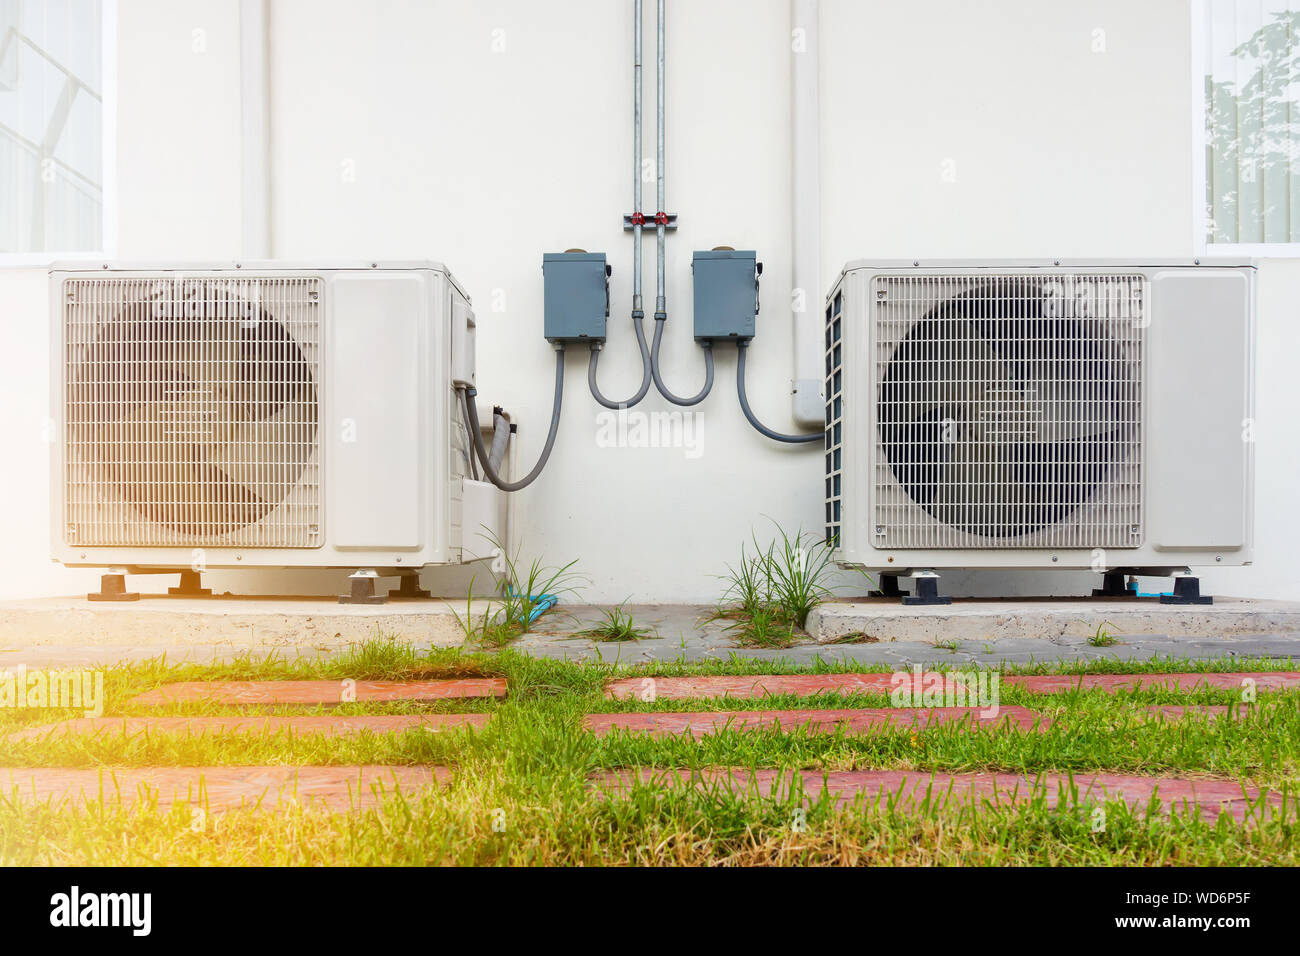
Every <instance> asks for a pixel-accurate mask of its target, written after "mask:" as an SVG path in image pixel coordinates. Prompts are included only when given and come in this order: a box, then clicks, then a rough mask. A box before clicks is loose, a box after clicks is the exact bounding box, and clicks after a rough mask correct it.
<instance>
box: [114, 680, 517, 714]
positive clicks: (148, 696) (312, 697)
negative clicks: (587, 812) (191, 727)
mask: <svg viewBox="0 0 1300 956" xmlns="http://www.w3.org/2000/svg"><path fill="white" fill-rule="evenodd" d="M504 696H506V681H505V679H504V678H501V677H463V678H458V679H455V680H422V681H391V680H355V681H354V680H243V681H231V680H214V681H201V680H200V681H180V682H178V683H175V684H163V685H162V686H161V687H155V688H154V689H153V690H147V691H145V692H144V693H143V694H137V695H136V696H135V697H133V698H131V702H132V703H135V704H143V705H145V706H150V707H157V706H160V705H163V704H176V703H187V702H191V701H204V702H207V703H216V704H345V703H354V702H355V703H360V702H362V701H396V700H449V699H458V698H464V697H504Z"/></svg>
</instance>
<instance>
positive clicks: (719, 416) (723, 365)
mask: <svg viewBox="0 0 1300 956" xmlns="http://www.w3.org/2000/svg"><path fill="white" fill-rule="evenodd" d="M821 7H822V28H821V37H822V76H821V97H822V102H821V110H822V115H821V130H822V167H821V189H822V243H821V248H822V270H821V272H822V289H820V290H817V292H818V294H819V295H820V293H822V292H824V291H825V290H826V289H827V288H829V287H830V285H831V284H832V283H833V281H834V279H835V276H836V274H837V272H838V269H839V267H840V266H841V265H842V264H843V263H844V262H845V261H846V260H849V259H853V258H858V257H868V256H879V257H935V256H970V257H1006V256H1034V257H1046V256H1067V257H1068V256H1149V257H1152V258H1155V257H1171V256H1189V255H1191V254H1192V253H1193V251H1194V250H1193V235H1192V208H1193V196H1192V186H1191V182H1192V156H1191V149H1192V81H1191V51H1190V33H1191V30H1190V15H1191V14H1190V9H1189V4H1188V3H1187V2H1185V0H1151V2H1144V3H1141V4H1134V3H1129V2H1122V0H1106V2H1093V3H1089V4H1068V5H1067V4H1048V3H1042V2H1037V3H1030V2H1026V0H985V2H978V3H976V2H970V0H929V2H927V3H918V4H902V3H891V2H886V0H875V2H863V0H822V3H821ZM646 8H647V9H646V13H647V20H646V24H647V29H646V55H645V64H646V66H645V76H644V79H645V88H646V101H645V102H646V116H645V155H646V156H647V157H651V158H653V156H654V21H653V16H654V3H653V2H652V0H647V3H646ZM271 9H272V14H271V24H270V44H271V57H272V64H271V84H270V85H271V90H272V97H271V153H272V174H271V196H272V200H271V234H272V243H273V254H274V255H275V256H277V257H284V258H293V259H300V260H301V259H309V258H314V257H324V258H349V257H353V258H355V257H362V258H384V257H388V258H406V259H409V258H435V259H440V260H442V261H445V262H446V263H447V264H448V265H449V266H450V268H451V269H452V271H453V272H454V273H455V274H456V276H457V277H458V279H459V280H460V281H461V283H462V284H463V285H464V286H465V287H466V288H467V289H468V290H469V292H470V294H471V295H472V296H473V298H474V305H475V309H476V312H477V317H478V362H479V366H478V381H479V391H480V393H481V396H482V398H483V399H484V400H486V401H488V402H496V403H500V404H503V405H505V406H507V407H508V408H510V409H511V410H512V411H513V412H514V413H515V416H516V420H517V421H518V422H520V426H521V439H522V444H521V448H520V454H519V462H520V464H521V466H522V467H527V466H528V464H529V463H531V461H532V460H533V458H534V456H535V455H536V453H537V450H538V449H539V448H540V445H541V442H542V439H543V438H544V436H545V430H546V423H547V418H548V414H549V406H550V386H551V376H552V371H553V366H552V356H551V350H550V347H549V346H548V345H547V343H546V342H545V341H543V339H542V338H541V328H542V311H541V307H542V278H541V256H542V253H543V252H547V251H560V250H563V249H566V248H571V247H581V248H585V249H588V250H592V251H604V252H606V253H607V254H608V255H609V261H610V263H611V264H612V265H613V267H614V277H613V286H612V294H613V300H612V308H611V316H610V326H609V328H610V341H609V344H608V346H607V348H606V350H605V352H604V355H603V356H602V361H601V383H602V387H603V389H604V391H605V393H606V394H607V395H614V396H616V397H617V396H621V395H626V394H629V393H630V392H631V391H632V390H633V389H634V388H635V386H636V384H637V383H638V382H639V376H640V369H639V361H638V357H637V353H636V346H635V342H634V339H633V337H632V330H631V324H630V321H629V319H628V312H629V310H630V305H631V302H630V300H631V276H632V261H631V247H632V243H631V238H630V237H629V236H628V235H627V234H625V233H624V232H623V231H622V228H621V217H622V215H623V214H624V213H626V212H628V211H630V209H631V183H630V181H629V180H630V170H631V165H632V160H631V156H630V155H629V154H630V151H631V83H632V76H631V73H632V70H631V33H632V24H631V9H632V4H631V2H630V0H552V2H545V3H542V2H536V0H533V2H529V0H501V2H495V3H483V2H472V0H457V2H451V0H445V2H437V3H417V2H410V3H397V2H385V3H367V4H357V3H354V2H347V0H326V2H322V0H273V2H272V3H271ZM788 10H789V4H788V2H787V0H692V2H689V3H688V2H685V0H670V2H669V4H668V14H669V21H668V22H669V32H668V74H667V84H668V107H669V113H668V123H667V151H668V154H667V168H666V173H667V177H668V185H667V194H668V202H667V204H668V211H669V212H675V213H678V214H679V215H680V217H681V219H680V222H681V228H680V229H679V230H678V231H677V232H676V233H673V234H670V235H669V240H668V278H667V294H668V306H669V315H670V319H669V323H668V329H667V335H666V339H665V344H664V349H663V358H664V363H663V364H664V368H665V370H666V371H665V375H666V377H667V379H668V381H669V383H670V385H671V386H673V387H674V388H675V389H676V391H677V392H678V393H679V394H685V393H693V392H694V391H695V390H696V389H697V388H698V385H699V382H700V381H701V376H702V360H701V356H700V352H699V349H697V348H696V346H695V345H694V344H693V342H692V338H691V325H692V322H691V282H690V258H691V252H692V250H694V249H708V248H711V247H713V246H716V245H731V246H734V247H736V248H754V249H757V250H758V253H759V258H760V260H761V261H762V262H763V263H764V267H765V268H764V273H763V281H762V302H763V312H762V314H761V315H760V317H759V320H758V321H759V325H758V328H759V333H758V337H757V339H756V340H755V342H754V345H753V346H752V348H751V354H750V361H749V365H750V367H749V376H750V379H749V387H750V393H751V400H752V402H753V405H754V407H755V410H756V412H757V413H758V415H759V416H760V417H761V418H762V419H763V420H764V421H765V422H766V423H767V424H769V425H770V426H772V427H776V428H779V429H783V430H790V429H791V428H792V423H791V419H790V398H789V383H790V378H791V371H792V370H791V356H790V335H791V332H790V315H789V302H790V291H791V290H790V285H791V283H790V278H789V276H790V240H789V233H790V201H789V195H790V182H789V175H790V170H789V165H790V164H789V155H790V154H789V144H788V136H789V127H790V121H789V116H790V100H789V72H790V71H789V59H790V53H789V43H790V39H789V29H790V25H789V22H788ZM117 28H118V34H119V43H120V46H119V56H118V60H117V62H118V67H119V76H118V87H117V91H118V102H119V109H118V129H117V157H116V162H117V175H118V183H119V201H118V219H119V230H118V242H117V250H116V252H117V255H118V257H120V258H123V259H133V258H164V259H198V258H206V259H218V258H220V259H233V258H237V257H238V255H239V237H240V223H239V210H240V171H239V156H240V150H239V144H238V132H239V81H238V80H239V62H238V60H239V50H238V47H239V44H238V5H237V4H233V3H229V2H223V0H120V3H119V7H118V24H117ZM1097 30H1104V31H1105V35H1104V40H1105V52H1093V47H1094V42H1095V40H1096V38H1097V34H1096V33H1095V31H1097ZM195 31H202V34H201V36H202V38H203V41H204V43H205V44H206V50H205V52H202V53H197V52H194V47H195V41H196V37H198V36H200V34H196V33H195ZM494 47H496V49H494ZM502 47H503V48H502ZM644 188H645V191H646V192H645V194H646V203H645V208H646V209H647V210H648V211H651V212H653V206H654V184H653V182H650V183H646V184H645V187H644ZM651 236H652V234H648V235H647V238H648V239H650V241H648V242H647V249H646V255H645V267H646V270H645V276H646V290H647V292H648V296H647V299H648V305H649V306H652V305H653V299H652V296H653V291H654V290H653V284H654V250H653V240H652V238H651ZM1259 288H1260V297H1261V306H1260V315H1259V359H1258V366H1259V383H1258V398H1257V404H1258V409H1259V416H1258V418H1259V424H1258V435H1259V439H1258V446H1257V471H1258V501H1257V515H1258V528H1257V556H1256V567H1254V568H1248V569H1240V570H1230V569H1225V570H1223V571H1219V572H1214V573H1210V574H1208V575H1207V581H1206V584H1205V588H1206V590H1207V591H1209V592H1211V593H1213V592H1215V591H1216V590H1217V591H1219V592H1220V593H1229V592H1230V593H1236V594H1246V595H1259V596H1272V597H1297V598H1300V582H1298V581H1297V580H1296V578H1295V576H1294V575H1292V574H1291V573H1290V569H1289V567H1287V564H1286V561H1287V559H1288V558H1289V556H1290V552H1291V551H1292V550H1293V549H1292V544H1291V543H1292V541H1293V537H1294V535H1295V534H1296V533H1297V532H1300V504H1297V502H1296V496H1295V495H1293V494H1292V493H1291V485H1292V484H1293V481H1294V478H1293V476H1294V475H1295V474H1297V471H1298V470H1300V469H1298V468H1297V465H1300V461H1298V460H1297V459H1298V458H1300V452H1297V450H1296V449H1297V448H1298V447H1300V424H1297V419H1296V416H1295V415H1294V414H1293V413H1292V411H1291V410H1292V409H1293V408H1294V407H1295V404H1296V400H1297V398H1298V397H1300V379H1298V377H1297V376H1295V375H1294V374H1293V373H1292V372H1291V364H1292V363H1293V362H1294V361H1295V358H1296V356H1298V355H1300V328H1298V326H1297V323H1296V320H1295V317H1294V315H1293V312H1294V307H1293V306H1292V305H1291V303H1293V302H1295V301H1296V300H1297V297H1298V296H1300V261H1296V260H1276V261H1268V262H1265V263H1264V265H1263V267H1262V270H1261V276H1260V283H1259ZM44 299H45V289H44V276H43V274H42V273H40V272H38V271H35V272H34V271H20V270H0V309H2V310H3V312H2V314H3V315H4V317H5V320H6V332H5V342H6V347H5V348H4V349H3V350H0V394H2V395H3V400H4V405H5V407H6V408H7V409H8V410H9V411H10V414H9V415H7V416H5V417H4V418H3V419H2V420H0V430H3V433H4V437H5V439H6V440H7V442H6V446H5V447H6V448H8V449H9V450H10V453H9V456H8V458H9V461H8V463H7V465H6V468H5V471H4V473H3V478H0V482H2V483H3V484H2V486H0V487H2V490H3V492H4V501H5V503H6V507H5V508H4V509H3V510H2V511H0V514H3V515H4V521H5V527H4V529H3V534H4V541H5V545H6V546H5V548H4V549H3V553H0V595H6V596H18V595H30V594H37V593H64V592H75V591H78V590H84V589H85V585H86V583H87V581H88V580H91V579H93V573H89V572H84V571H81V572H73V571H67V570H64V569H61V568H56V567H52V566H50V565H49V563H48V559H47V557H46V555H47V551H48V548H47V543H46V540H45V537H46V527H47V523H46V522H47V518H46V514H45V503H46V500H47V496H48V491H47V484H48V478H47V469H46V463H47V453H46V449H45V447H44V445H43V436H42V426H43V422H44V416H45V402H46V394H47V391H46V381H47V374H48V373H47V368H48V364H49V357H48V354H47V348H48V346H47V344H46V343H47V340H48V335H47V328H46V322H47V319H46V315H47V312H46V308H45V301H44ZM497 309H500V311H497ZM647 311H648V312H650V311H652V308H650V307H648V308H647ZM646 325H647V330H648V331H653V323H652V321H650V320H649V319H647V322H646ZM573 352H575V353H577V354H571V355H570V357H569V360H568V376H567V386H568V387H567V388H566V396H565V411H564V420H563V424H562V427H561V431H560V437H559V440H558V441H557V443H556V448H555V452H554V455H553V456H552V459H551V463H550V465H549V467H548V469H547V471H546V472H545V473H544V475H543V477H542V478H541V479H540V480H539V481H538V482H537V483H536V484H534V485H533V486H532V487H530V488H528V489H527V490H526V491H524V492H522V493H520V494H519V495H518V500H517V502H516V510H515V514H516V522H517V523H516V537H517V539H518V540H519V542H520V543H521V545H522V547H523V550H524V553H525V555H526V556H527V557H531V556H532V555H534V554H538V553H540V554H542V555H543V556H544V557H545V558H546V559H547V560H551V561H557V562H565V561H568V560H570V559H574V558H576V559H578V560H579V564H580V567H581V569H582V570H583V571H584V572H585V573H586V574H587V575H588V576H589V577H590V579H591V581H592V586H591V587H590V588H589V589H588V590H587V591H586V592H585V593H584V595H583V596H584V597H585V598H586V599H588V600H605V601H621V600H623V599H625V598H629V597H630V598H632V599H633V600H637V601H695V600H711V599H713V598H715V597H716V596H717V595H718V592H719V590H720V587H721V584H720V582H719V581H718V579H717V578H716V577H715V576H716V575H718V574H720V573H722V572H723V571H724V570H725V565H726V564H728V563H732V562H734V561H735V560H736V558H737V557H738V553H739V547H740V544H741V542H742V541H746V540H748V538H749V535H750V533H751V529H755V530H757V531H758V532H759V534H760V535H765V534H767V533H769V529H770V524H769V523H768V522H767V521H766V519H765V517H764V516H770V517H771V518H773V519H775V520H777V521H779V522H780V523H781V524H782V525H784V526H786V527H787V528H791V529H792V528H794V527H795V526H798V525H802V526H803V527H805V528H806V529H811V530H818V529H820V528H821V526H822V499H821V468H822V464H821V459H820V456H819V455H818V453H817V452H816V451H813V450H807V449H797V448H787V447H779V446H776V445H775V444H774V443H772V442H769V441H768V440H766V439H764V438H762V437H761V436H759V435H758V434H757V433H755V432H753V431H752V430H751V429H750V428H749V426H748V425H747V424H746V423H745V421H744V419H743V418H742V416H741V414H740V411H739V408H738V406H737V402H736V397H735V387H734V386H735V382H734V376H735V350H734V349H732V348H730V347H719V348H718V349H717V359H718V363H717V364H718V368H717V384H716V385H715V389H714V393H713V394H712V395H711V396H710V397H709V399H707V400H706V402H705V403H704V404H703V406H701V407H700V410H701V411H702V413H703V432H702V436H701V437H702V444H701V446H700V452H701V453H700V454H699V455H698V457H689V456H688V450H687V449H682V448H604V447H598V444H597V425H598V422H597V413H598V412H599V411H601V409H600V408H599V407H598V406H597V405H596V403H595V402H594V401H593V400H592V398H591V397H590V395H589V394H588V392H587V387H586V350H585V349H575V350H573ZM671 408H672V406H669V405H668V404H667V403H666V402H665V401H664V400H663V399H661V398H660V397H659V396H658V395H657V394H656V393H655V392H654V391H653V390H652V391H651V393H650V397H649V398H647V400H646V401H645V402H644V403H643V404H642V405H640V406H638V408H637V409H636V411H648V412H654V411H667V410H670V409H671ZM214 577H215V576H214ZM340 580H341V578H340V576H339V575H336V574H335V575H324V576H322V575H319V574H317V575H304V574H295V575H290V576H280V577H279V578H278V579H277V580H262V581H255V580H253V579H251V578H250V577H249V576H248V575H244V576H235V575H226V576H224V577H223V578H222V579H221V580H219V581H214V584H215V585H216V586H217V587H219V588H225V587H230V588H232V589H235V590H240V591H255V590H262V591H284V590H287V589H292V590H318V591H321V592H328V591H330V590H333V589H335V588H339V587H341V584H340ZM430 580H434V579H433V578H432V576H430ZM1091 583H1092V580H1091V579H1088V580H1087V581H1085V580H1083V579H1081V578H1078V577H1076V578H1074V579H1073V580H1069V579H1067V578H1066V577H1065V576H1064V575H1059V574H1058V575H1051V574H1039V575H1024V574H1021V575H999V574H985V575H980V576H975V575H956V574H953V575H948V576H947V578H946V581H945V587H946V588H948V589H950V590H954V591H956V592H958V593H962V592H968V593H1007V594H1010V593H1035V592H1037V593H1045V592H1052V591H1055V592H1057V593H1061V592H1065V591H1068V590H1074V591H1076V592H1077V590H1078V589H1079V588H1081V587H1083V586H1085V584H1087V585H1090V584H1091ZM435 584H436V581H435Z"/></svg>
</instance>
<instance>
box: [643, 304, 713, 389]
mask: <svg viewBox="0 0 1300 956" xmlns="http://www.w3.org/2000/svg"><path fill="white" fill-rule="evenodd" d="M665 324H666V322H665V320H664V319H660V318H656V319H655V340H654V347H653V348H652V349H651V350H650V372H651V374H653V375H654V380H655V388H657V389H659V394H660V395H662V396H663V397H664V398H666V399H668V401H670V402H672V403H673V404H674V405H698V404H699V403H700V402H702V401H704V399H705V398H706V397H707V396H708V394H709V392H711V391H712V390H713V343H712V342H701V343H700V345H702V346H703V348H704V387H703V388H702V389H700V391H699V393H698V394H696V395H693V396H692V397H690V398H680V397H679V396H677V395H674V394H673V393H672V392H670V391H669V390H668V386H667V385H665V384H664V380H663V379H662V378H661V377H660V375H659V344H660V343H661V342H662V341H663V337H664V325H665Z"/></svg>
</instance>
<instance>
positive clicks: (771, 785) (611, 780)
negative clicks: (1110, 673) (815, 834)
mask: <svg viewBox="0 0 1300 956" xmlns="http://www.w3.org/2000/svg"><path fill="white" fill-rule="evenodd" d="M799 775H800V776H801V778H802V784H803V788H804V793H805V795H806V797H807V800H808V802H809V803H811V802H813V801H815V800H817V799H818V798H819V797H820V796H821V794H822V791H823V790H828V791H830V794H831V796H832V798H833V799H834V800H835V802H836V803H837V804H838V805H840V806H841V807H843V806H847V805H849V804H851V803H852V802H853V801H854V800H855V799H859V798H865V799H867V800H879V801H880V805H881V806H887V805H888V804H887V802H886V801H888V800H890V799H895V800H897V803H896V804H895V805H896V806H897V807H898V808H899V809H914V808H916V807H917V806H918V805H919V804H920V803H921V801H923V800H924V799H925V797H926V794H927V791H928V792H929V794H930V797H931V802H932V804H933V803H934V802H935V801H936V800H937V801H939V802H941V803H942V804H944V805H950V804H951V805H965V804H968V803H972V802H974V803H976V805H981V806H982V805H983V802H984V801H989V802H990V803H992V802H996V803H998V804H1004V805H1005V804H1012V803H1017V804H1019V803H1027V802H1028V801H1029V800H1030V799H1031V798H1032V796H1033V795H1034V793H1035V784H1037V786H1038V787H1039V788H1041V789H1042V792H1043V796H1044V798H1045V801H1046V803H1047V805H1048V806H1049V807H1056V806H1058V805H1059V804H1060V803H1061V802H1062V801H1061V799H1060V798H1061V795H1062V788H1064V790H1065V794H1066V796H1067V798H1068V796H1069V793H1070V790H1071V787H1075V788H1077V789H1078V793H1079V802H1080V803H1101V802H1107V801H1111V800H1123V801H1124V802H1125V803H1127V804H1129V805H1130V806H1131V807H1134V808H1137V809H1139V810H1142V809H1145V808H1146V806H1147V804H1148V803H1150V801H1151V799H1152V797H1153V796H1155V797H1157V798H1158V799H1159V800H1160V801H1161V806H1162V808H1163V809H1165V810H1168V809H1169V807H1170V805H1171V804H1173V805H1175V806H1177V807H1178V808H1180V810H1181V809H1183V808H1184V807H1194V808H1196V809H1198V810H1199V811H1200V813H1201V815H1202V817H1203V818H1204V819H1206V820H1207V821H1210V822H1213V821H1214V820H1216V819H1218V816H1219V813H1220V812H1221V811H1222V812H1226V813H1228V814H1230V815H1231V816H1232V817H1233V819H1235V820H1237V821H1238V822H1241V821H1243V820H1245V819H1246V817H1247V812H1248V804H1249V803H1251V802H1254V801H1258V800H1259V796H1260V792H1259V790H1257V789H1255V788H1253V787H1248V788H1246V789H1245V790H1244V791H1243V788H1242V787H1241V786H1240V785H1239V784H1237V783H1235V782H1233V781H1229V780H1201V779H1196V780H1193V779H1182V778H1176V777H1160V778H1157V777H1137V776H1126V775H1120V774H1088V773H1076V774H1075V775H1074V777H1073V780H1071V778H1070V777H1069V776H1068V775H1067V774H1063V773H1044V774H1042V775H1041V776H1039V777H1037V778H1035V777H1029V776H1025V775H1022V774H1015V773H943V772H938V773H929V772H926V771H917V770H840V771H802V772H799ZM793 776H794V773H792V772H786V771H779V770H757V771H753V770H745V769H740V768H733V769H726V768H723V769H715V770H704V771H700V772H697V774H696V775H695V776H694V777H692V775H691V771H689V770H651V769H648V768H647V769H642V770H624V771H616V772H609V773H603V774H595V775H593V776H591V777H589V778H588V781H589V783H591V784H592V785H593V786H594V787H595V788H596V789H597V790H598V791H600V792H602V793H605V794H611V793H612V794H617V793H619V792H621V791H625V790H627V789H629V788H630V787H631V786H633V785H634V784H635V783H636V782H637V781H638V780H639V781H641V782H644V783H649V784H653V785H655V786H660V787H663V786H695V787H697V788H699V789H701V790H706V789H711V788H713V787H716V786H721V787H722V788H724V789H725V790H728V791H730V792H733V793H738V794H745V793H747V792H756V793H757V794H758V795H760V796H772V795H776V796H777V797H781V796H784V795H785V794H788V793H789V791H790V784H791V781H792V779H793ZM950 788H951V793H950V792H949V789H950ZM894 795H897V796H894ZM1292 799H1293V800H1294V798H1292ZM1065 802H1066V803H1068V802H1069V800H1068V799H1067V800H1066V801H1065ZM1265 802H1266V804H1267V806H1269V807H1281V806H1282V796H1281V794H1279V793H1277V792H1275V791H1270V792H1268V793H1267V794H1266V796H1265ZM1264 812H1265V814H1267V813H1268V812H1269V811H1268V810H1267V809H1266V810H1265V811H1264Z"/></svg>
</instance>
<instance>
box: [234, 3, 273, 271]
mask: <svg viewBox="0 0 1300 956" xmlns="http://www.w3.org/2000/svg"><path fill="white" fill-rule="evenodd" d="M267 4H268V0H240V5H239V110H240V132H241V135H240V181H241V193H242V198H241V204H242V208H241V220H242V221H241V223H240V229H241V244H240V255H241V256H242V257H243V258H245V259H269V258H270V257H271V172H270V166H271V160H270V148H271V130H270V97H271V94H270V64H269V62H268V57H269V52H268V49H269V48H268V46H267V34H268V32H269V26H268V24H269V21H270V10H269V7H268V5H267Z"/></svg>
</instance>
